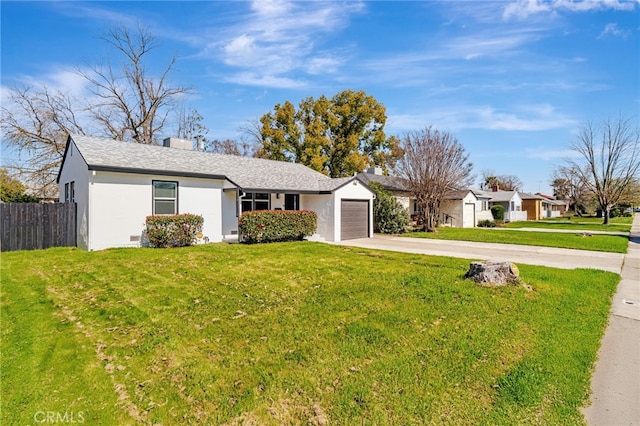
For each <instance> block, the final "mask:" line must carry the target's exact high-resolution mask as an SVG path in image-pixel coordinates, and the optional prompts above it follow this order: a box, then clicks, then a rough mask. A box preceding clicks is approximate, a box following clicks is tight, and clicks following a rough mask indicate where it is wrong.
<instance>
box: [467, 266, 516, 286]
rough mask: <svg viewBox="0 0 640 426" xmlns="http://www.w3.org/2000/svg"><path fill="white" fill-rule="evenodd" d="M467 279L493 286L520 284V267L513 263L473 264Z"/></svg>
mask: <svg viewBox="0 0 640 426" xmlns="http://www.w3.org/2000/svg"><path fill="white" fill-rule="evenodd" d="M465 278H470V279H472V280H474V281H475V282H477V283H482V284H488V285H492V286H503V285H508V284H511V285H517V284H519V283H520V272H519V271H518V267H517V266H516V265H515V264H514V263H511V262H491V261H489V262H471V264H470V265H469V271H468V272H467V274H466V275H465Z"/></svg>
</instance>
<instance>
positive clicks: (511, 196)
mask: <svg viewBox="0 0 640 426" xmlns="http://www.w3.org/2000/svg"><path fill="white" fill-rule="evenodd" d="M477 192H478V193H479V194H481V195H482V196H485V197H489V208H491V207H493V206H497V205H501V206H502V207H504V221H505V222H515V221H521V220H527V212H526V211H524V210H523V208H522V198H521V197H520V194H519V193H518V191H502V190H501V189H500V188H499V187H498V186H494V187H493V188H491V191H477Z"/></svg>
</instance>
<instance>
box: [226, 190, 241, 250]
mask: <svg viewBox="0 0 640 426" xmlns="http://www.w3.org/2000/svg"><path fill="white" fill-rule="evenodd" d="M237 195H238V193H237V191H235V190H234V191H223V192H222V235H223V238H237V235H238V212H239V210H240V208H239V206H238V198H237Z"/></svg>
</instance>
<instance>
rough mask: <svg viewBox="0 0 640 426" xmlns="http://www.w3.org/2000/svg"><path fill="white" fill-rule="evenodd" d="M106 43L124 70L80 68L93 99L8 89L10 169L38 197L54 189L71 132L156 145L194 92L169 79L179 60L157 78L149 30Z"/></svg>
mask: <svg viewBox="0 0 640 426" xmlns="http://www.w3.org/2000/svg"><path fill="white" fill-rule="evenodd" d="M104 40H106V42H107V43H109V44H111V45H112V46H113V47H115V49H116V52H117V53H118V57H119V58H122V68H121V70H120V71H116V70H114V68H113V67H112V66H111V65H108V66H106V67H99V66H95V67H93V68H92V69H91V71H83V70H79V69H78V70H76V73H77V74H78V75H79V76H81V77H83V78H84V80H85V81H86V83H87V88H88V90H89V91H90V92H91V94H92V95H93V96H84V97H83V99H79V98H78V97H74V96H73V95H72V94H71V93H68V92H65V91H63V90H57V89H51V88H49V87H47V86H45V85H32V86H29V87H14V88H11V89H9V90H8V101H7V102H5V103H4V104H3V105H2V108H1V113H2V123H1V128H2V133H3V143H6V144H8V145H9V146H8V147H7V148H15V149H17V150H18V152H19V154H20V158H19V159H18V161H17V162H16V164H11V165H8V167H9V168H10V169H11V170H12V172H14V173H16V174H17V175H18V176H19V177H20V178H21V180H23V181H24V182H25V183H27V184H28V185H29V186H30V187H31V188H32V189H34V190H36V192H37V193H38V194H41V193H43V191H46V190H47V189H48V188H51V187H55V179H56V176H57V172H58V169H59V167H60V163H61V161H62V156H63V154H64V148H65V144H66V139H67V135H68V134H69V133H78V134H83V135H84V134H98V135H103V136H107V137H112V138H114V139H118V140H127V141H133V142H138V143H145V144H148V143H152V142H154V141H155V139H156V138H157V137H158V136H159V132H160V131H161V130H162V128H163V126H164V124H165V121H166V118H167V114H169V112H170V111H171V110H172V106H173V105H172V103H173V101H174V100H175V99H176V98H177V97H178V96H179V95H181V94H183V93H185V92H187V91H188V90H189V89H188V88H185V87H181V86H173V85H171V84H170V83H169V81H168V77H169V74H170V72H171V70H172V68H173V65H174V63H175V58H172V59H171V60H170V61H169V64H168V65H167V66H166V67H165V68H164V69H163V70H162V71H161V73H160V74H159V76H158V77H156V76H154V75H151V73H150V71H149V70H148V69H147V65H146V63H147V60H148V59H149V54H150V52H151V51H152V50H153V49H154V48H155V47H156V43H155V40H154V38H153V37H152V36H151V35H150V34H149V32H148V31H146V30H144V29H142V28H138V29H137V32H135V33H133V34H132V33H131V32H130V31H129V30H128V29H117V30H113V31H111V32H110V33H109V35H108V36H107V37H105V38H104Z"/></svg>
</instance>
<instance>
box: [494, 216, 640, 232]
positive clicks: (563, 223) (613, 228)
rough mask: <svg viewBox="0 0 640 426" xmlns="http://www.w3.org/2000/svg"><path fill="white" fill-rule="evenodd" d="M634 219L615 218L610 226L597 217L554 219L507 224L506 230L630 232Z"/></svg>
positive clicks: (505, 225)
mask: <svg viewBox="0 0 640 426" xmlns="http://www.w3.org/2000/svg"><path fill="white" fill-rule="evenodd" d="M632 223H633V217H615V218H612V219H610V222H609V225H603V224H602V218H597V217H572V218H566V217H562V218H554V219H545V220H536V221H522V222H509V223H505V224H504V227H505V228H546V229H570V230H575V231H576V232H577V231H608V232H629V231H631V224H632Z"/></svg>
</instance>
